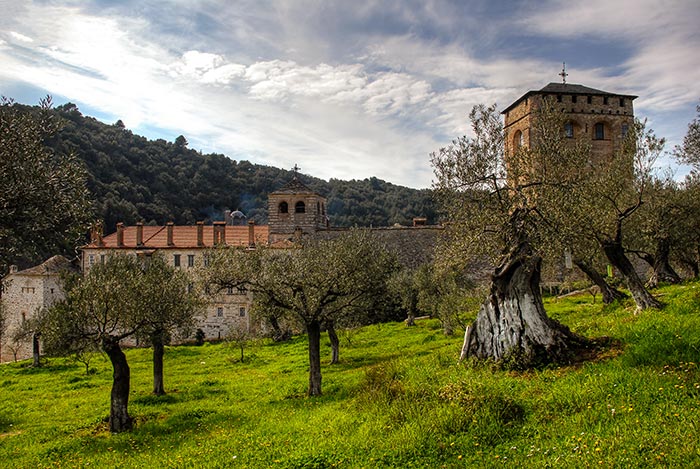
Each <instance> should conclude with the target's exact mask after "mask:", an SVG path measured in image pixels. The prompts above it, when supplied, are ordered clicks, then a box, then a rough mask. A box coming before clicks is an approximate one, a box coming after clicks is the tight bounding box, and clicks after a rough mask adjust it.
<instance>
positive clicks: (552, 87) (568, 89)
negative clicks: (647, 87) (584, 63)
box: [501, 83, 637, 114]
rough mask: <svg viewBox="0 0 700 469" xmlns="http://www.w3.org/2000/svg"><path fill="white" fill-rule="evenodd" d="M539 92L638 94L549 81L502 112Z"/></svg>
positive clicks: (622, 96) (630, 97)
mask: <svg viewBox="0 0 700 469" xmlns="http://www.w3.org/2000/svg"><path fill="white" fill-rule="evenodd" d="M539 94H576V95H581V94H583V95H592V96H619V97H621V98H628V99H636V98H637V96H634V95H631V94H618V93H610V92H608V91H601V90H597V89H595V88H589V87H587V86H583V85H577V84H575V83H549V84H547V85H546V86H544V87H543V88H542V89H540V90H530V91H528V92H527V93H525V94H524V95H522V96H521V97H520V98H518V99H517V100H515V102H513V104H511V105H510V106H508V107H507V108H505V109H504V110H503V111H501V114H505V113H506V112H508V111H510V110H511V109H513V108H514V107H515V106H517V105H518V104H520V101H522V100H523V99H525V98H528V97H530V96H532V95H539Z"/></svg>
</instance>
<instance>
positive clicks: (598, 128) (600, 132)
mask: <svg viewBox="0 0 700 469" xmlns="http://www.w3.org/2000/svg"><path fill="white" fill-rule="evenodd" d="M593 139H594V140H604V139H605V124H603V123H602V122H598V123H597V124H596V125H595V127H594V128H593Z"/></svg>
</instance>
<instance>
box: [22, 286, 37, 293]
mask: <svg viewBox="0 0 700 469" xmlns="http://www.w3.org/2000/svg"><path fill="white" fill-rule="evenodd" d="M34 292H35V290H34V287H22V293H27V294H29V293H32V294H33V293H34Z"/></svg>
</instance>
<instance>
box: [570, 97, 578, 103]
mask: <svg viewBox="0 0 700 469" xmlns="http://www.w3.org/2000/svg"><path fill="white" fill-rule="evenodd" d="M576 98H577V96H576V95H572V96H571V102H572V103H575V102H576Z"/></svg>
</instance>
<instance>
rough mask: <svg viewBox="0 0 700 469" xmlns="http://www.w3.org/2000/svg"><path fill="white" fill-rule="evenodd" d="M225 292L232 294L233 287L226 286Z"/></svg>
mask: <svg viewBox="0 0 700 469" xmlns="http://www.w3.org/2000/svg"><path fill="white" fill-rule="evenodd" d="M226 294H227V295H233V287H228V288H227V289H226Z"/></svg>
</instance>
